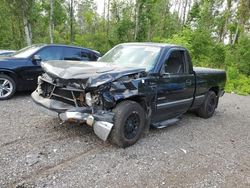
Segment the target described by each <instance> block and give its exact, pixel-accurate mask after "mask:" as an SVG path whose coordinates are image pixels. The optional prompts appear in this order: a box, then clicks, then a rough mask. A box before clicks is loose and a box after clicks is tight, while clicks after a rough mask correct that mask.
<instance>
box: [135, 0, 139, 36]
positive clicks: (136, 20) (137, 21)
mask: <svg viewBox="0 0 250 188" xmlns="http://www.w3.org/2000/svg"><path fill="white" fill-rule="evenodd" d="M139 6H140V5H139V2H138V0H137V1H136V5H135V30H134V40H136V39H137V34H138V31H139V14H140V12H139V11H140V8H139Z"/></svg>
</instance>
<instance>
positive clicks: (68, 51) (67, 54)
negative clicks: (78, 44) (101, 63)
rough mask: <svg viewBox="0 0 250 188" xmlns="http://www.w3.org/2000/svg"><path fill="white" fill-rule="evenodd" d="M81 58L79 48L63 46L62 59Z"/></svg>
mask: <svg viewBox="0 0 250 188" xmlns="http://www.w3.org/2000/svg"><path fill="white" fill-rule="evenodd" d="M81 59H82V58H81V49H79V48H70V47H65V48H64V60H75V61H80V60H81Z"/></svg>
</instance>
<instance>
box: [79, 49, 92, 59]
mask: <svg viewBox="0 0 250 188" xmlns="http://www.w3.org/2000/svg"><path fill="white" fill-rule="evenodd" d="M81 60H83V61H90V60H91V58H90V53H89V52H87V51H83V50H82V51H81Z"/></svg>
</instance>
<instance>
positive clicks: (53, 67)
mask: <svg viewBox="0 0 250 188" xmlns="http://www.w3.org/2000/svg"><path fill="white" fill-rule="evenodd" d="M41 66H42V68H43V70H44V71H45V72H46V73H47V74H48V75H50V76H52V77H53V78H61V79H64V80H72V79H74V80H75V79H81V80H87V82H86V86H87V87H97V86H99V85H102V84H104V83H107V82H112V81H114V80H116V79H119V78H121V77H122V76H126V75H130V74H136V73H140V72H145V69H144V68H128V67H121V66H114V65H111V64H110V63H105V62H93V61H91V62H89V61H85V62H79V61H47V62H42V63H41Z"/></svg>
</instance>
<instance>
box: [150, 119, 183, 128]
mask: <svg viewBox="0 0 250 188" xmlns="http://www.w3.org/2000/svg"><path fill="white" fill-rule="evenodd" d="M178 121H180V118H173V119H168V120H165V121H162V122H158V123H153V124H152V127H154V128H156V129H162V128H165V127H168V126H170V125H173V124H175V123H177V122H178Z"/></svg>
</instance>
